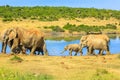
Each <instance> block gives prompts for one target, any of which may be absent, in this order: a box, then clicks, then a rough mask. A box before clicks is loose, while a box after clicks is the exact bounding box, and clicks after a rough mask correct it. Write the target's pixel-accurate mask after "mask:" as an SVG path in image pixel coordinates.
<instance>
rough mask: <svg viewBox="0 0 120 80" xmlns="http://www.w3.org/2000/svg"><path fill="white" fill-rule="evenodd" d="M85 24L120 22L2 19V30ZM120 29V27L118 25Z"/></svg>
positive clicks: (112, 20) (0, 21) (0, 27)
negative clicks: (10, 20)
mask: <svg viewBox="0 0 120 80" xmlns="http://www.w3.org/2000/svg"><path fill="white" fill-rule="evenodd" d="M67 23H70V24H76V25H80V24H85V25H98V26H101V25H106V24H116V23H117V24H119V23H120V21H119V20H117V19H114V18H110V19H109V20H99V19H95V18H85V19H81V18H77V19H74V20H66V19H59V20H58V21H38V20H22V21H12V22H3V21H2V19H0V30H2V29H4V28H9V27H25V28H38V27H39V29H43V27H44V26H51V25H53V26H56V25H58V26H60V27H63V26H64V25H65V24H67ZM117 27H118V28H119V27H120V25H117Z"/></svg>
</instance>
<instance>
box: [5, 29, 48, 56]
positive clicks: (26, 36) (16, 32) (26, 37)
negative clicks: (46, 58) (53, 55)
mask: <svg viewBox="0 0 120 80" xmlns="http://www.w3.org/2000/svg"><path fill="white" fill-rule="evenodd" d="M5 37H8V42H11V41H12V40H13V42H17V43H16V44H12V48H11V51H14V49H16V48H18V47H19V48H20V50H22V51H24V50H26V48H31V51H30V55H33V54H34V53H35V51H36V49H37V48H38V47H39V46H41V47H44V50H43V51H44V53H45V54H46V55H48V52H47V49H46V46H45V42H44V34H43V32H40V31H38V30H35V29H25V28H20V27H14V28H10V30H9V32H8V34H7V35H6V36H5Z"/></svg>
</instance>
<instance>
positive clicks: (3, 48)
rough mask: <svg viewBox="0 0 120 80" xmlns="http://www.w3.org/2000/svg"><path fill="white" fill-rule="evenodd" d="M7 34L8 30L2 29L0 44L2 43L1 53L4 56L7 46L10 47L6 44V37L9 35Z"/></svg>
mask: <svg viewBox="0 0 120 80" xmlns="http://www.w3.org/2000/svg"><path fill="white" fill-rule="evenodd" d="M9 32H10V29H4V30H2V31H1V32H0V42H1V43H2V49H1V53H4V54H5V53H6V47H7V44H8V45H9V47H11V46H12V44H9V43H8V39H9V37H8V36H6V35H8V34H9Z"/></svg>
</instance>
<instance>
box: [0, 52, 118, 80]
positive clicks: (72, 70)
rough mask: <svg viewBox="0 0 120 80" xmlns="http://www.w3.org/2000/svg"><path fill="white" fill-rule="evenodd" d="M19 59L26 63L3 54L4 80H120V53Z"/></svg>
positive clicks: (1, 73)
mask: <svg viewBox="0 0 120 80" xmlns="http://www.w3.org/2000/svg"><path fill="white" fill-rule="evenodd" d="M18 57H20V58H21V59H22V61H17V60H11V59H13V58H14V55H2V54H1V55H0V78H2V80H21V79H22V80H31V79H32V80H120V76H119V74H120V55H119V54H114V55H105V56H72V57H70V56H28V55H18ZM9 75H10V76H11V79H9V78H10V76H9ZM30 76H31V77H30ZM30 78H31V79H30Z"/></svg>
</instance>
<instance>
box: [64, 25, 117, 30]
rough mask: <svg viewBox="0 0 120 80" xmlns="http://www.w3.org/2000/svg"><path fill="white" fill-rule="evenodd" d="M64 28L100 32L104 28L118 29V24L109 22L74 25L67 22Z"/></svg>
mask: <svg viewBox="0 0 120 80" xmlns="http://www.w3.org/2000/svg"><path fill="white" fill-rule="evenodd" d="M63 28H64V29H66V30H69V31H77V32H80V31H85V32H100V31H101V30H103V29H116V26H115V25H113V24H107V25H106V26H88V25H83V24H82V25H78V26H76V25H73V24H69V23H67V24H66V25H64V26H63Z"/></svg>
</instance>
